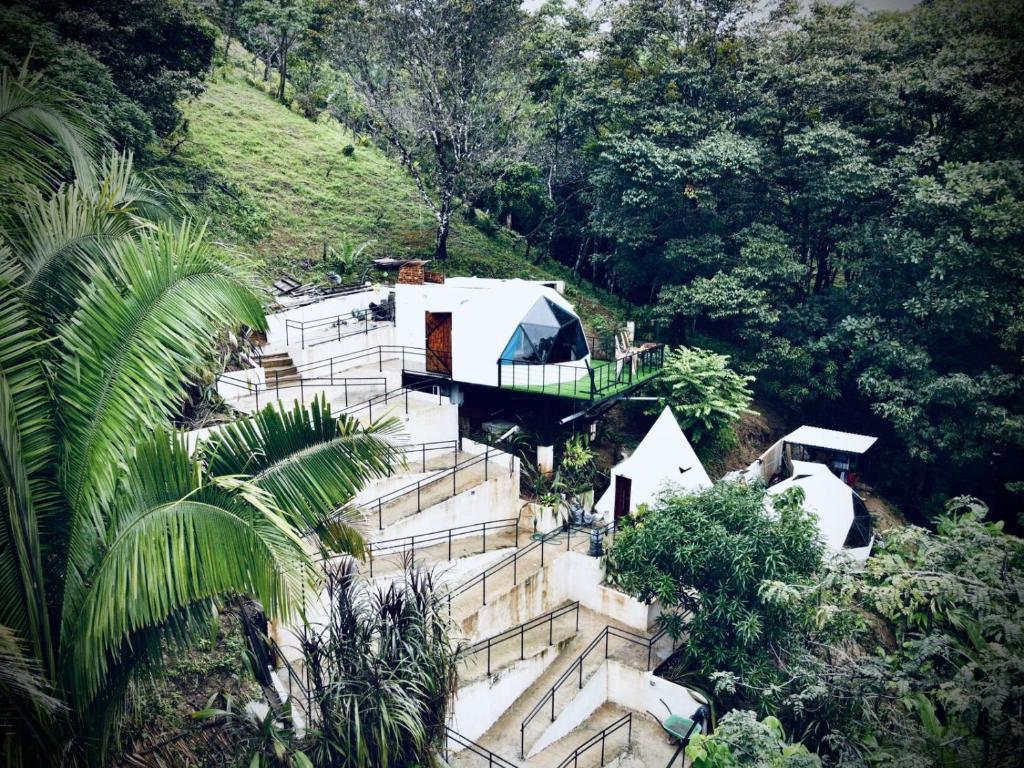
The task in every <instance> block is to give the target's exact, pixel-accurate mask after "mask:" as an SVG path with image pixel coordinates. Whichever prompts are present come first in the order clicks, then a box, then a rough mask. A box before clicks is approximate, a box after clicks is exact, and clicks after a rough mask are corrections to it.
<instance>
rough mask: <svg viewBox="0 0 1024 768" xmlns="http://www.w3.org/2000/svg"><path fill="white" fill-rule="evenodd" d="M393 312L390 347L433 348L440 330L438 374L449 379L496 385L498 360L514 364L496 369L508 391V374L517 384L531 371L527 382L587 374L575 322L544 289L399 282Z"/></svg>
mask: <svg viewBox="0 0 1024 768" xmlns="http://www.w3.org/2000/svg"><path fill="white" fill-rule="evenodd" d="M395 313H396V317H395V325H396V341H397V343H398V344H401V345H404V346H407V347H414V348H417V349H424V348H431V347H432V337H431V328H432V327H434V325H433V324H434V323H440V324H441V335H443V336H444V337H445V339H444V340H443V341H442V344H443V343H444V341H447V342H448V343H449V345H450V352H449V353H448V355H447V362H448V365H449V368H450V370H449V371H444V372H445V373H447V374H448V375H450V377H451V378H452V379H453V380H454V381H459V382H466V383H471V384H484V385H488V386H497V385H498V383H499V382H498V368H499V366H498V360H499V358H502V359H507V360H509V361H515V362H514V363H512V362H509V363H508V364H507V365H505V366H503V367H502V375H503V377H504V383H505V384H506V385H508V384H509V383H510V377H511V376H512V372H511V369H512V368H515V369H516V372H515V375H516V376H517V377H520V378H521V379H522V380H523V381H526V376H527V373H526V369H530V370H529V372H528V373H529V381H530V382H531V383H533V382H534V381H536V382H540V381H542V380H544V381H546V382H547V383H554V382H555V381H556V380H558V378H559V377H561V379H562V380H565V378H566V377H570V378H582V377H585V376H587V375H588V374H587V365H588V362H589V360H590V350H589V348H588V346H587V342H586V338H585V337H584V335H583V328H582V325H581V324H580V321H579V317H578V316H577V314H576V311H575V310H574V309H573V307H572V305H571V304H570V303H569V302H568V301H566V300H565V298H563V297H562V296H561V295H560V294H559V293H558V292H557V291H556V290H554V289H553V288H552V287H550V286H549V285H544V284H542V283H539V282H533V281H529V280H494V279H483V278H474V277H455V278H447V279H446V280H445V281H444V282H443V283H424V284H422V285H411V284H403V283H400V284H399V285H397V286H396V287H395ZM545 363H547V364H545ZM441 367H444V366H443V365H442V366H441ZM428 368H429V366H428Z"/></svg>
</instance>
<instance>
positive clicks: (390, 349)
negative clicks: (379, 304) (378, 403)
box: [296, 344, 427, 374]
mask: <svg viewBox="0 0 1024 768" xmlns="http://www.w3.org/2000/svg"><path fill="white" fill-rule="evenodd" d="M417 359H422V360H424V361H425V360H426V359H427V350H426V349H425V348H423V347H407V346H405V345H404V344H377V345H375V346H372V347H367V348H366V349H357V350H354V351H352V352H347V353H345V354H343V355H334V356H333V357H329V358H327V359H326V360H316V361H314V362H312V363H306V364H304V365H299V366H296V370H298V372H299V373H300V374H307V373H314V372H317V371H319V372H321V373H322V372H323V371H325V370H328V371H333V370H334V369H335V368H338V369H341V368H344V367H345V364H346V363H353V362H356V361H357V360H368V361H370V363H372V362H373V361H374V360H376V361H377V370H378V371H383V370H384V361H385V360H388V361H390V360H401V361H402V366H401V367H402V369H403V370H404V369H406V368H408V367H409V366H408V363H409V361H411V360H417Z"/></svg>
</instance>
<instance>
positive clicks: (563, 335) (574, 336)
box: [501, 298, 590, 363]
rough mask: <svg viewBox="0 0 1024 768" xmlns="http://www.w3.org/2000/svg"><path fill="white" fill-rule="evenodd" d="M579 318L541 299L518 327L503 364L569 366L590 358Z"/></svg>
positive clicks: (505, 353)
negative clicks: (510, 361)
mask: <svg viewBox="0 0 1024 768" xmlns="http://www.w3.org/2000/svg"><path fill="white" fill-rule="evenodd" d="M589 352H590V350H589V349H588V348H587V340H586V337H585V336H584V335H583V326H581V325H580V320H579V318H578V317H576V316H575V315H573V314H572V313H571V312H568V311H567V310H565V309H563V308H562V307H560V306H558V305H557V304H555V303H553V302H551V301H549V300H548V299H546V298H542V299H538V300H537V302H536V303H535V304H534V305H533V306H532V307H531V308H530V311H529V312H527V313H526V315H525V317H523V319H522V321H520V323H519V325H518V326H517V327H516V330H515V331H514V332H513V334H512V338H511V339H509V342H508V344H506V345H505V350H504V351H503V352H502V353H501V359H502V360H512V361H516V362H524V363H568V362H571V361H573V360H582V359H583V358H584V357H586V356H587V355H588V354H589Z"/></svg>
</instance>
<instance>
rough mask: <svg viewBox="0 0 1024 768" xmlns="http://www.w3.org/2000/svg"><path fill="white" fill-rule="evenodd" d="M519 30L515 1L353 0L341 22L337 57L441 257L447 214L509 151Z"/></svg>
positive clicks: (473, 195) (469, 200)
mask: <svg viewBox="0 0 1024 768" xmlns="http://www.w3.org/2000/svg"><path fill="white" fill-rule="evenodd" d="M524 29H525V17H524V15H523V11H522V10H521V8H520V3H518V2H515V0H471V1H470V2H461V1H460V0H399V1H398V2H392V1H391V0H360V1H359V2H356V3H354V4H353V5H352V7H351V9H350V10H349V12H348V13H347V15H346V17H345V19H344V20H343V22H342V24H341V25H340V32H339V36H338V41H337V42H338V44H337V46H336V49H335V60H336V61H337V63H338V65H339V66H340V67H341V68H342V69H343V70H344V71H345V72H346V73H347V74H348V75H349V76H350V77H351V79H352V81H353V82H354V83H355V85H356V88H357V89H358V91H359V94H360V96H361V97H362V99H363V100H364V101H365V104H366V106H367V108H368V109H369V111H370V113H371V115H372V118H373V120H372V126H373V129H374V130H375V132H376V133H377V135H378V136H379V137H380V138H381V140H382V141H383V142H384V143H386V144H387V145H388V146H389V147H390V148H391V149H392V150H393V151H394V152H395V154H396V155H397V156H398V159H399V160H400V162H401V163H402V165H403V166H404V167H405V168H406V170H407V171H408V172H409V173H410V174H411V175H412V177H413V180H414V181H415V183H416V188H417V189H418V190H419V193H420V196H421V197H422V198H423V201H424V202H425V203H426V204H427V206H428V207H429V208H430V210H431V211H432V212H433V214H434V218H435V220H436V222H437V229H436V236H435V242H434V252H435V256H436V257H437V258H439V259H443V258H444V257H445V256H446V254H447V247H448V234H449V230H450V227H451V217H452V213H453V211H454V210H456V208H457V207H458V206H459V205H463V204H468V205H472V204H473V203H474V202H476V200H477V198H478V197H479V195H480V194H481V193H482V191H483V190H484V189H486V188H487V187H488V186H489V185H490V184H491V183H493V182H494V181H495V180H496V177H500V170H498V169H499V168H500V166H501V165H502V162H503V161H507V160H508V159H510V157H512V156H513V155H514V154H515V146H516V132H515V130H514V129H515V127H516V125H517V122H518V119H519V116H520V111H521V108H522V106H523V103H524V99H525V91H524V90H523V88H522V87H521V84H520V83H519V82H518V81H517V73H518V72H519V71H520V66H521V56H522V41H523V34H524Z"/></svg>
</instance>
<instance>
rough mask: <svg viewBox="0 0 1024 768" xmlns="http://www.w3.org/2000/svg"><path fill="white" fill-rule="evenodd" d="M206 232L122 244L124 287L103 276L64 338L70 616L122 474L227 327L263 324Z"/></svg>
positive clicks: (187, 230)
mask: <svg viewBox="0 0 1024 768" xmlns="http://www.w3.org/2000/svg"><path fill="white" fill-rule="evenodd" d="M203 235H204V233H203V231H202V229H196V228H193V227H192V226H190V225H188V224H186V225H184V226H183V227H182V228H181V229H179V230H176V231H170V230H166V229H161V230H159V231H157V232H154V233H144V234H143V235H142V236H141V237H140V238H139V239H138V241H137V242H135V241H124V242H121V243H119V244H117V246H115V250H116V257H117V265H118V274H117V279H116V280H115V279H113V278H111V277H110V276H109V275H108V274H107V273H106V271H105V270H101V269H96V270H94V271H93V273H92V275H91V284H90V289H89V291H88V293H87V294H86V295H84V296H83V297H82V299H81V301H80V305H79V308H78V310H77V311H76V312H75V314H74V315H73V316H72V318H71V320H70V321H69V322H68V323H66V324H65V325H63V326H62V327H61V328H60V329H59V338H60V342H61V346H62V352H61V360H60V361H59V365H58V372H57V395H58V399H59V407H60V411H61V417H62V424H63V431H62V437H63V443H62V457H61V482H62V485H63V488H64V491H65V496H66V498H67V500H68V504H69V506H70V507H71V510H72V516H71V522H70V540H69V544H68V558H69V564H68V567H67V569H66V574H65V591H64V604H63V607H62V610H63V613H64V617H65V619H67V618H68V617H69V616H74V615H76V613H77V611H78V610H79V607H80V605H81V602H82V599H83V596H84V595H83V592H84V581H83V579H84V577H85V574H86V573H88V572H89V571H91V569H92V567H93V565H94V562H93V558H94V556H95V552H96V549H97V547H96V542H97V541H103V540H104V539H105V529H106V525H105V521H104V519H103V515H102V513H101V511H100V510H101V509H102V505H103V503H104V502H105V501H109V500H110V499H111V498H112V497H113V494H114V489H115V484H116V481H117V476H118V471H119V467H120V466H121V465H122V464H123V462H124V461H125V460H126V459H127V458H128V457H130V456H131V454H132V450H133V448H134V446H135V445H136V444H137V443H138V442H139V441H140V440H141V439H143V438H144V437H145V436H147V435H148V434H151V433H152V431H153V430H154V429H155V428H157V427H158V426H160V425H161V424H164V423H166V422H167V420H168V419H169V416H170V414H171V413H172V412H173V409H174V408H175V406H176V405H177V403H178V401H179V398H180V397H181V393H182V391H183V387H184V385H185V383H186V381H187V380H188V377H189V375H190V374H191V373H193V372H194V371H195V370H196V369H197V368H198V367H200V366H201V365H202V363H203V359H204V358H203V352H204V348H205V346H206V345H207V344H209V343H212V340H213V339H214V338H215V336H216V333H217V332H218V330H220V329H222V328H226V327H233V326H238V325H242V324H245V325H249V326H251V327H254V328H262V327H263V326H264V322H265V321H264V317H263V312H262V309H261V307H260V303H259V301H258V299H257V297H256V296H255V294H254V292H253V291H252V290H251V289H250V287H249V285H248V283H247V281H246V280H245V278H243V277H242V276H241V272H240V270H239V269H238V268H237V266H236V265H233V264H230V263H228V262H227V261H225V260H224V259H223V258H221V257H220V255H219V254H218V253H217V252H215V251H214V250H213V249H212V248H211V246H210V245H208V244H207V243H206V242H205V240H204V236H203ZM122 286H125V288H124V289H122ZM66 623H67V622H66V621H65V622H62V624H66Z"/></svg>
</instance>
